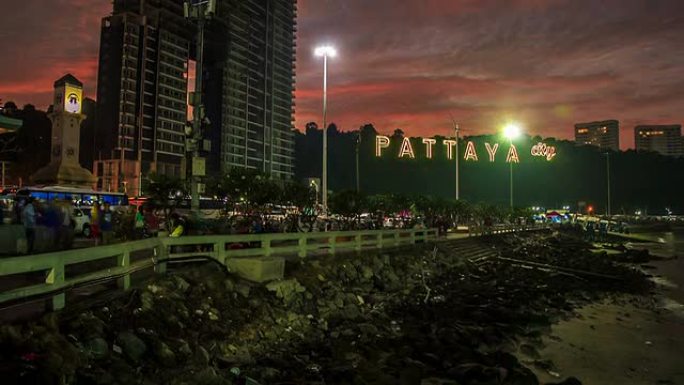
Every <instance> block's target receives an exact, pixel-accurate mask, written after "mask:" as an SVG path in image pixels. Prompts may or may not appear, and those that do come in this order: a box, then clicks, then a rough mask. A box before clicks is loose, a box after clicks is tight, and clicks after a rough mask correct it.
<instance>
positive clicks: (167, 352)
mask: <svg viewBox="0 0 684 385" xmlns="http://www.w3.org/2000/svg"><path fill="white" fill-rule="evenodd" d="M152 350H153V352H154V358H155V359H156V360H157V362H159V363H160V364H162V365H163V366H166V367H172V366H173V365H175V364H176V354H175V353H174V352H173V350H171V348H170V347H169V346H168V345H167V344H165V343H164V342H162V341H157V342H155V343H154V345H153V349H152Z"/></svg>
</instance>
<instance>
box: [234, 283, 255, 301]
mask: <svg viewBox="0 0 684 385" xmlns="http://www.w3.org/2000/svg"><path fill="white" fill-rule="evenodd" d="M251 290H252V288H251V287H250V286H248V285H245V284H244V283H238V284H237V285H235V291H237V292H238V293H239V294H240V295H241V296H243V297H245V298H249V292H250V291H251Z"/></svg>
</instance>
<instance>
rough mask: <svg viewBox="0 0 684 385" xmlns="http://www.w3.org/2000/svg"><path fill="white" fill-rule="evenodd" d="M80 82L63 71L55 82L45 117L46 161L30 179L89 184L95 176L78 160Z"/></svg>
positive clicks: (44, 181) (80, 105)
mask: <svg viewBox="0 0 684 385" xmlns="http://www.w3.org/2000/svg"><path fill="white" fill-rule="evenodd" d="M82 103H83V83H81V82H80V81H78V79H76V78H75V77H74V76H73V75H71V74H67V75H65V76H64V77H62V78H60V79H59V80H57V81H56V82H55V97H54V102H53V104H52V112H51V113H50V114H49V118H50V120H51V121H52V146H51V149H52V150H51V154H50V163H49V164H48V165H47V166H45V167H43V168H42V169H40V170H38V171H37V172H36V173H35V174H34V175H33V176H31V179H32V181H33V182H34V183H37V184H44V185H64V186H75V187H83V188H92V187H93V185H94V184H95V181H96V178H95V177H94V176H93V174H92V173H91V172H90V171H88V170H86V169H84V168H83V167H81V165H80V164H79V163H78V155H79V154H78V152H79V149H78V148H79V139H80V129H81V122H83V120H85V118H86V116H85V115H83V113H82V108H83V105H82Z"/></svg>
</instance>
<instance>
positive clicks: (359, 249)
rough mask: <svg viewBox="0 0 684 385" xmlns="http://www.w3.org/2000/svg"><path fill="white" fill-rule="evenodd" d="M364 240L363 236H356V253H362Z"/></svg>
mask: <svg viewBox="0 0 684 385" xmlns="http://www.w3.org/2000/svg"><path fill="white" fill-rule="evenodd" d="M362 239H363V236H362V235H361V234H356V235H355V236H354V243H355V245H354V250H356V251H361V240H362Z"/></svg>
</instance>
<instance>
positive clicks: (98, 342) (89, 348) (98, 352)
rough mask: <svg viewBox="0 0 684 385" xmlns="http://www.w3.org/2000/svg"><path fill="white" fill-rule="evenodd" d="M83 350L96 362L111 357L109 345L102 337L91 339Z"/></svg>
mask: <svg viewBox="0 0 684 385" xmlns="http://www.w3.org/2000/svg"><path fill="white" fill-rule="evenodd" d="M83 348H84V350H85V353H86V354H87V355H88V357H90V358H92V359H95V360H101V359H104V358H107V356H109V344H108V343H107V341H105V339H104V338H101V337H96V338H91V339H90V340H88V341H86V343H85V344H84V345H83Z"/></svg>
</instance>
